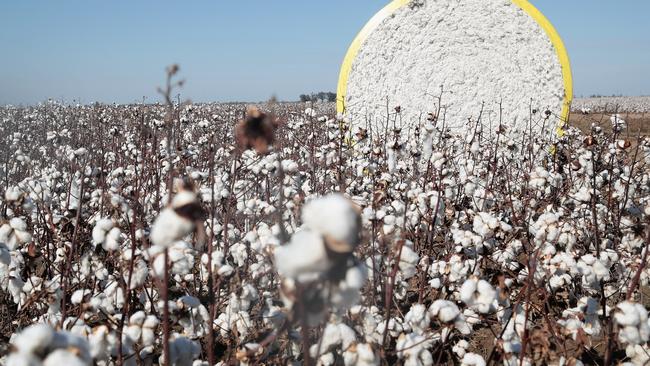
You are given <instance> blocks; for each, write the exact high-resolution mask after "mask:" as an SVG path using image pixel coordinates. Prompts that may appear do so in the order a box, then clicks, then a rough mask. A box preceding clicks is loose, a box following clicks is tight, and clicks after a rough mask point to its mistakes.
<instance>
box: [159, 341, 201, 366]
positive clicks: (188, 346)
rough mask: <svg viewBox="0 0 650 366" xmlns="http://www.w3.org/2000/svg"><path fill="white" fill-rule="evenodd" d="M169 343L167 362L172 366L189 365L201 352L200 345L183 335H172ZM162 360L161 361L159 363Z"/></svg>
mask: <svg viewBox="0 0 650 366" xmlns="http://www.w3.org/2000/svg"><path fill="white" fill-rule="evenodd" d="M174 338H175V339H173V340H172V341H171V342H170V343H169V364H170V365H173V366H191V365H192V363H193V361H194V359H195V358H196V357H198V356H199V354H200V353H201V347H200V346H199V345H198V344H197V343H196V342H194V341H191V340H189V339H187V338H185V337H181V336H179V335H174ZM163 361H164V360H162V361H161V363H162V362H163Z"/></svg>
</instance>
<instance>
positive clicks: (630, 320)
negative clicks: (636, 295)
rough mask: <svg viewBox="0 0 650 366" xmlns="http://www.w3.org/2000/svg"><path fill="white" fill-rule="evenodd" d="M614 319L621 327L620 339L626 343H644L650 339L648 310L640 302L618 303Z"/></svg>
mask: <svg viewBox="0 0 650 366" xmlns="http://www.w3.org/2000/svg"><path fill="white" fill-rule="evenodd" d="M616 309H617V310H618V311H617V312H616V313H614V320H616V323H617V324H618V325H619V326H620V327H621V329H619V333H618V339H619V341H620V342H622V343H625V344H642V343H646V342H648V339H650V325H648V311H647V310H646V309H645V307H644V306H643V305H641V304H638V303H633V302H629V301H624V302H622V303H619V304H618V305H616Z"/></svg>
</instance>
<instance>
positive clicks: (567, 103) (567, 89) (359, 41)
mask: <svg viewBox="0 0 650 366" xmlns="http://www.w3.org/2000/svg"><path fill="white" fill-rule="evenodd" d="M409 2H410V0H393V1H392V2H391V3H390V4H388V5H386V6H385V7H384V8H383V9H381V10H380V11H379V12H378V13H377V14H375V16H374V17H372V19H370V21H369V22H368V23H367V24H366V25H365V26H364V27H363V29H361V32H359V34H357V36H356V37H355V38H354V41H352V44H351V45H350V48H349V49H348V52H347V53H346V55H345V58H344V59H343V65H342V66H341V73H340V74H339V83H338V87H337V90H336V94H337V102H336V110H337V112H338V113H344V112H345V96H346V95H347V89H348V78H349V76H350V72H351V71H352V64H353V63H354V60H355V59H356V57H357V54H359V50H360V49H361V45H363V43H364V42H365V41H366V39H367V38H368V36H369V35H370V34H371V33H372V31H374V30H375V28H377V27H378V26H379V24H381V22H383V21H384V19H386V18H387V17H388V16H390V15H391V14H393V13H394V12H395V11H396V10H397V9H399V8H401V7H402V6H404V5H407V4H408V3H409ZM512 2H513V4H515V5H517V6H519V7H520V8H521V9H522V10H523V11H525V12H526V13H527V14H528V15H529V16H530V17H531V18H533V19H534V20H535V21H536V22H537V23H538V24H539V25H540V26H541V27H542V29H544V31H545V32H546V34H547V35H548V37H549V38H550V40H551V43H552V44H553V47H555V52H556V53H557V57H558V59H559V61H560V66H561V67H562V78H563V79H564V102H563V104H562V113H561V115H560V121H559V122H558V127H557V133H558V135H559V136H562V135H563V134H564V130H563V126H564V124H565V123H566V122H567V121H568V119H569V112H570V110H571V102H572V101H573V74H572V72H571V62H570V60H569V54H568V53H567V50H566V47H565V46H564V42H562V38H561V37H560V35H559V33H558V32H557V30H556V29H555V27H553V24H551V22H550V21H549V20H548V19H547V18H546V17H545V16H544V14H542V12H540V11H539V10H538V9H537V8H536V7H535V6H534V5H533V4H531V3H530V2H528V0H512Z"/></svg>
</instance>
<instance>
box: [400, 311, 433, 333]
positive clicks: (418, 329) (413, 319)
mask: <svg viewBox="0 0 650 366" xmlns="http://www.w3.org/2000/svg"><path fill="white" fill-rule="evenodd" d="M430 322H431V317H430V315H429V312H427V308H426V307H425V306H424V305H422V304H413V305H411V309H410V310H409V312H408V313H406V315H405V316H404V323H406V324H407V325H408V326H409V327H410V328H411V329H412V330H413V332H415V333H419V334H422V333H423V332H424V331H425V330H426V329H427V328H428V326H429V323H430Z"/></svg>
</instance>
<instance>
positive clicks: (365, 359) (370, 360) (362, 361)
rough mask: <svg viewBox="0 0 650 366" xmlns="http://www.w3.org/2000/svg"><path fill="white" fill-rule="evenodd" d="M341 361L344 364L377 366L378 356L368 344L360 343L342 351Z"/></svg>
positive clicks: (349, 365) (347, 365) (348, 365)
mask: <svg viewBox="0 0 650 366" xmlns="http://www.w3.org/2000/svg"><path fill="white" fill-rule="evenodd" d="M343 363H344V364H345V366H377V365H379V357H378V356H377V354H375V352H374V351H373V350H372V347H371V346H370V345H369V344H367V343H360V344H357V345H356V347H352V348H350V349H348V350H347V351H345V352H343Z"/></svg>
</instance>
